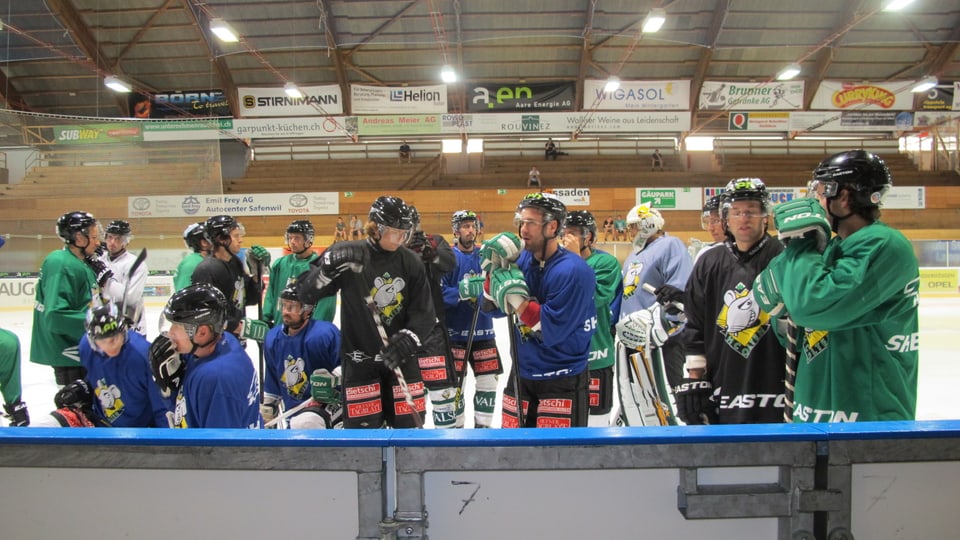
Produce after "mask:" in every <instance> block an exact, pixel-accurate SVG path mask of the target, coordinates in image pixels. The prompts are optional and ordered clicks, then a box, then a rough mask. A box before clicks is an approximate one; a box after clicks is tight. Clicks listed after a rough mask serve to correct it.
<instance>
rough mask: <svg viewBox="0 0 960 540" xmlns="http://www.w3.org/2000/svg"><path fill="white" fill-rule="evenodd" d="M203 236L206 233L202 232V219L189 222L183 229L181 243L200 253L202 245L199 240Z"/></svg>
mask: <svg viewBox="0 0 960 540" xmlns="http://www.w3.org/2000/svg"><path fill="white" fill-rule="evenodd" d="M205 238H206V235H205V233H204V229H203V222H202V221H200V222H197V223H191V224H189V225H187V228H186V229H184V230H183V243H184V244H186V245H187V247H188V248H189V249H192V250H193V251H194V252H195V253H200V252H201V251H203V245H202V244H201V243H200V241H201V240H204V239H205Z"/></svg>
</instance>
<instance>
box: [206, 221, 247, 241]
mask: <svg viewBox="0 0 960 540" xmlns="http://www.w3.org/2000/svg"><path fill="white" fill-rule="evenodd" d="M239 226H240V224H239V223H237V220H235V219H233V216H213V217H211V218H207V222H206V223H204V224H203V233H204V235H205V236H206V239H207V241H208V242H210V243H211V244H213V245H217V242H216V240H217V239H218V238H226V237H228V236H230V232H231V231H233V230H234V229H236V228H237V227H239Z"/></svg>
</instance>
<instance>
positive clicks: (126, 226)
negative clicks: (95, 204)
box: [104, 219, 130, 236]
mask: <svg viewBox="0 0 960 540" xmlns="http://www.w3.org/2000/svg"><path fill="white" fill-rule="evenodd" d="M104 230H105V231H106V233H107V234H115V235H117V236H127V235H128V234H130V222H129V221H124V220H122V219H115V220H113V221H111V222H110V223H109V224H107V228H106V229H104Z"/></svg>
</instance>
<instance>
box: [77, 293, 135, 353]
mask: <svg viewBox="0 0 960 540" xmlns="http://www.w3.org/2000/svg"><path fill="white" fill-rule="evenodd" d="M84 328H85V329H86V331H87V339H88V340H90V345H91V346H93V348H94V349H97V350H99V348H98V347H97V344H96V340H98V339H104V338H108V337H112V336H115V335H117V334H119V333H121V332H126V331H127V321H126V319H125V318H124V317H122V316H121V315H120V309H119V308H118V307H117V305H116V304H114V303H113V302H109V303H107V304H103V305H101V306H97V307H95V308H91V309H90V310H89V311H87V320H86V322H85V323H84Z"/></svg>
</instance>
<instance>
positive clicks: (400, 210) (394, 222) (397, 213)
mask: <svg viewBox="0 0 960 540" xmlns="http://www.w3.org/2000/svg"><path fill="white" fill-rule="evenodd" d="M410 217H411V216H410V211H409V209H408V208H407V204H406V203H405V202H403V199H401V198H400V197H394V196H392V195H383V196H381V197H378V198H377V200H375V201H373V205H372V206H370V214H369V218H370V221H372V222H374V223H376V224H377V225H379V226H381V227H390V228H392V229H401V230H404V231H409V230H410V229H412V228H413V221H412V220H411V219H410Z"/></svg>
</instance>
